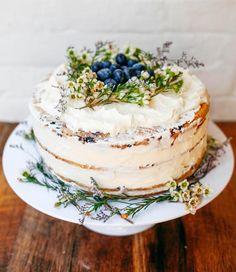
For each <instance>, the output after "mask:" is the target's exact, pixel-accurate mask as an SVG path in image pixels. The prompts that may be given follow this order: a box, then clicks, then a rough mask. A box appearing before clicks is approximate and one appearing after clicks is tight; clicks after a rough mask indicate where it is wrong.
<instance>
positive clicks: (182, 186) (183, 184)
mask: <svg viewBox="0 0 236 272" xmlns="http://www.w3.org/2000/svg"><path fill="white" fill-rule="evenodd" d="M188 186H189V182H188V181H187V179H184V180H183V181H181V182H180V183H179V184H178V187H179V188H180V189H181V190H182V191H186V190H187V189H188Z"/></svg>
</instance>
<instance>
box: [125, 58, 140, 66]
mask: <svg viewBox="0 0 236 272" xmlns="http://www.w3.org/2000/svg"><path fill="white" fill-rule="evenodd" d="M136 63H138V62H137V60H133V59H129V60H128V62H127V66H128V67H132V66H133V65H134V64H136Z"/></svg>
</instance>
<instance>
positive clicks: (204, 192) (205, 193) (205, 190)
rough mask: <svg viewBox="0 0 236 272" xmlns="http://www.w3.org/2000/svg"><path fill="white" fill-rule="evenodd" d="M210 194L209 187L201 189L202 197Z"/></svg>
mask: <svg viewBox="0 0 236 272" xmlns="http://www.w3.org/2000/svg"><path fill="white" fill-rule="evenodd" d="M210 193H211V189H210V188H209V186H205V187H204V188H203V195H204V197H207V196H209V195H210Z"/></svg>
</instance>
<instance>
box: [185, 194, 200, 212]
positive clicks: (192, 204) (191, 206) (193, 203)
mask: <svg viewBox="0 0 236 272" xmlns="http://www.w3.org/2000/svg"><path fill="white" fill-rule="evenodd" d="M199 203H200V200H199V197H197V196H194V197H191V198H190V200H189V202H188V203H186V209H187V210H188V211H189V212H190V213H191V214H195V213H196V210H197V206H198V205H199Z"/></svg>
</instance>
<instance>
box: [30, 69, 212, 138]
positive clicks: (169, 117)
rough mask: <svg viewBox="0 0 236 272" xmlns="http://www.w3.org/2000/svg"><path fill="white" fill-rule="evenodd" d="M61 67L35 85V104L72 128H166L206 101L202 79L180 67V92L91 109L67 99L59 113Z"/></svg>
mask: <svg viewBox="0 0 236 272" xmlns="http://www.w3.org/2000/svg"><path fill="white" fill-rule="evenodd" d="M64 69H65V67H64V65H62V66H60V67H59V68H58V69H57V70H56V71H55V72H54V73H53V74H52V76H51V77H50V79H49V80H48V81H46V82H43V83H41V84H40V85H39V86H38V88H37V92H36V97H39V98H40V99H39V103H38V104H37V105H38V106H39V107H41V108H42V109H43V110H44V111H45V112H47V113H48V114H50V115H52V116H55V117H57V116H58V117H59V118H60V120H62V121H64V122H65V123H66V125H67V127H68V128H70V129H71V130H73V131H77V130H80V129H81V130H84V131H90V132H97V131H100V132H104V133H110V135H111V136H114V135H116V134H117V133H123V132H127V131H130V130H135V129H137V128H139V127H147V128H150V127H154V126H162V127H165V128H168V127H171V126H173V125H174V124H176V123H177V122H178V121H179V120H180V119H183V118H184V117H183V116H186V118H187V120H190V119H193V118H194V113H195V112H196V111H197V110H198V109H199V106H200V104H201V103H203V102H207V94H206V88H205V86H204V85H203V83H202V82H201V81H200V80H199V79H198V78H197V77H196V76H193V75H190V73H189V72H188V71H187V70H183V79H184V84H183V87H182V89H181V91H180V93H179V94H176V93H174V92H167V93H160V94H158V95H156V96H155V97H154V98H153V99H152V101H151V102H150V104H149V105H147V106H144V107H140V106H138V105H134V104H127V103H113V104H109V105H103V106H98V107H96V108H95V110H92V109H89V108H84V109H79V108H81V107H82V106H83V105H84V104H83V101H81V100H77V101H75V100H72V99H68V101H67V108H66V111H65V112H64V113H60V111H59V110H58V108H57V105H58V104H59V101H60V99H61V93H60V89H59V88H58V86H61V85H65V84H66V76H62V75H61V74H62V72H63V70H64ZM31 108H32V107H31Z"/></svg>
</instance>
